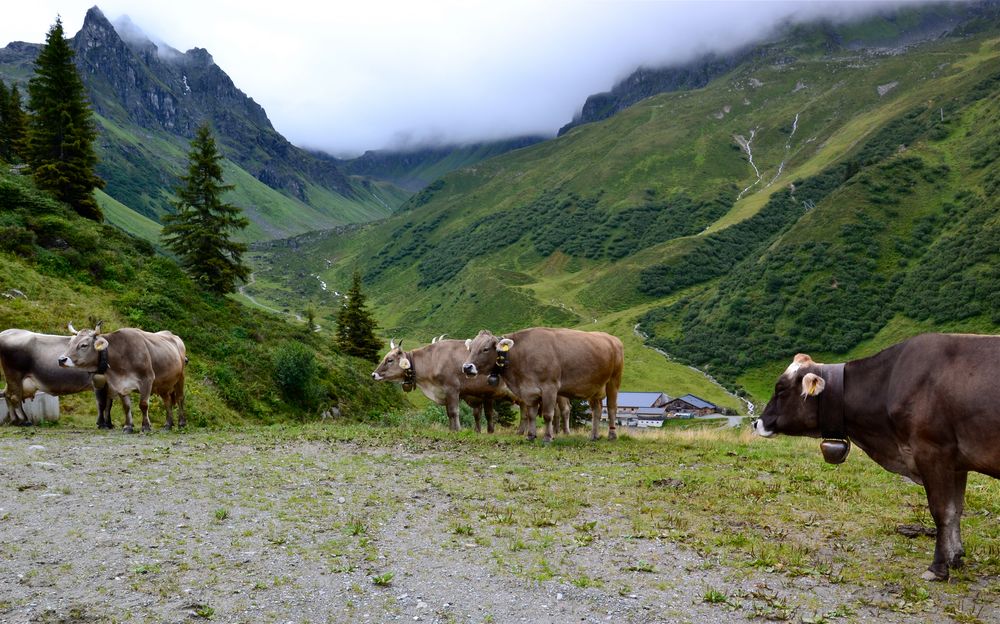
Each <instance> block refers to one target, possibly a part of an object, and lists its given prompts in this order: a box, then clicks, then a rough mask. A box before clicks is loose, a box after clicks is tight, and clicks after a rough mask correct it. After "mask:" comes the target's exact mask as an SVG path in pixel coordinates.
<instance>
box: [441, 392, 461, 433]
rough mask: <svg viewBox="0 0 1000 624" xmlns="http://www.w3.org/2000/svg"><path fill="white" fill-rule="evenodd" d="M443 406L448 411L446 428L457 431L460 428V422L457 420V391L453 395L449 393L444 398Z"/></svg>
mask: <svg viewBox="0 0 1000 624" xmlns="http://www.w3.org/2000/svg"><path fill="white" fill-rule="evenodd" d="M444 408H445V410H446V411H447V412H448V428H449V429H451V430H452V431H458V430H459V429H460V428H461V423H460V422H459V419H458V415H459V411H458V393H457V392H456V393H455V394H454V396H453V395H451V394H449V395H448V396H447V398H445V402H444Z"/></svg>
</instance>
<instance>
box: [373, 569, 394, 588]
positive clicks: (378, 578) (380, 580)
mask: <svg viewBox="0 0 1000 624" xmlns="http://www.w3.org/2000/svg"><path fill="white" fill-rule="evenodd" d="M395 576H396V575H395V574H393V573H392V572H383V573H382V574H377V575H375V576H372V577H371V579H372V583H373V584H375V585H377V586H379V587H388V586H389V585H391V584H392V579H393V578H395Z"/></svg>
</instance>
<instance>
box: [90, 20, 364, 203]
mask: <svg viewBox="0 0 1000 624" xmlns="http://www.w3.org/2000/svg"><path fill="white" fill-rule="evenodd" d="M73 46H74V48H75V50H76V63H77V66H78V67H79V68H80V71H81V74H82V75H83V76H84V82H85V83H86V84H87V86H88V88H89V89H90V91H91V96H92V100H93V103H94V108H95V110H96V112H98V113H99V114H101V115H104V116H108V117H115V116H116V115H118V114H120V111H124V113H125V115H127V117H128V119H129V121H131V122H133V123H135V124H137V125H139V126H141V127H143V128H157V129H161V130H164V131H167V132H170V133H172V134H177V135H180V136H183V137H185V138H189V137H191V136H193V134H194V130H195V128H197V126H198V125H200V124H201V123H202V122H203V121H206V120H208V121H211V124H212V127H213V128H214V129H215V132H216V135H217V139H218V140H219V142H220V143H221V147H222V151H223V152H224V154H225V155H226V156H227V157H229V158H231V159H232V160H233V161H235V162H236V163H238V164H239V165H240V166H241V167H243V168H244V169H246V170H247V171H249V172H251V173H252V174H253V175H254V176H256V177H257V179H259V180H260V181H262V182H264V183H265V184H267V185H268V186H271V187H272V188H276V189H280V190H284V191H287V192H289V193H290V194H292V195H293V196H295V197H297V198H299V199H301V200H302V201H306V202H308V200H309V198H308V197H307V195H306V192H305V181H304V180H303V179H302V178H301V174H300V172H303V173H305V174H306V175H307V176H309V177H310V178H313V181H314V182H316V183H318V184H319V185H321V186H325V187H327V188H330V189H332V190H334V191H336V192H337V193H339V194H342V195H350V194H351V192H352V191H351V188H350V185H349V184H348V182H347V179H346V178H345V177H344V176H343V174H341V173H340V171H339V170H338V169H337V167H336V166H335V164H334V163H332V162H330V161H325V160H320V159H316V158H314V157H313V156H311V155H310V154H308V153H307V152H304V151H303V150H300V149H298V148H296V147H295V146H293V145H291V144H290V143H289V142H288V141H287V140H286V139H285V138H284V137H283V136H281V135H280V134H279V133H278V132H277V131H275V129H274V127H273V126H272V125H271V122H270V120H268V118H267V114H266V113H265V112H264V109H263V108H261V106H260V105H259V104H257V103H256V102H255V101H254V100H253V99H252V98H250V97H248V96H247V95H246V94H245V93H243V92H242V91H241V90H239V89H238V88H237V87H236V85H235V84H233V81H232V79H230V78H229V76H228V75H226V73H225V72H224V71H222V69H221V68H220V67H219V66H218V65H216V64H215V61H214V60H213V59H212V55H211V54H209V53H208V51H207V50H204V49H202V48H193V49H191V50H188V51H187V52H184V53H181V52H179V51H177V50H174V49H173V48H170V47H169V46H162V47H160V46H157V45H156V44H155V43H153V42H152V41H150V40H149V39H148V38H147V37H146V36H145V35H144V34H143V33H142V32H141V31H139V30H138V29H137V28H136V27H135V26H134V25H132V24H131V22H129V21H128V19H127V18H124V19H123V21H121V22H120V23H119V24H117V25H112V24H111V22H109V21H108V20H107V18H105V16H104V14H103V13H101V11H100V9H98V8H97V7H94V8H92V9H90V10H89V11H88V12H87V15H86V18H85V19H84V23H83V28H81V30H80V32H79V33H77V35H76V36H75V37H74V38H73Z"/></svg>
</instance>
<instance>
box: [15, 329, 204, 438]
mask: <svg viewBox="0 0 1000 624" xmlns="http://www.w3.org/2000/svg"><path fill="white" fill-rule="evenodd" d="M69 330H70V332H71V334H72V335H70V336H54V335H50V334H37V333H35V332H31V331H28V330H25V329H7V330H4V331H3V332H0V369H2V370H3V376H4V379H5V380H6V382H7V387H6V388H4V390H3V398H4V401H5V402H6V404H7V415H8V418H9V419H10V420H11V422H13V423H14V424H30V422H31V419H30V418H29V416H28V414H27V413H26V412H25V410H24V401H26V400H27V399H30V398H32V397H34V396H35V393H37V392H44V393H46V394H51V395H55V396H60V395H64V394H74V393H77V392H83V391H85V390H90V389H92V390H93V391H94V397H95V399H96V401H97V426H98V428H102V429H111V405H112V404H113V402H114V397H115V396H118V397H119V399H121V402H122V409H123V410H124V412H125V427H124V429H125V431H126V432H129V433H131V432H132V399H131V395H132V393H133V392H138V393H139V409H140V410H141V411H142V430H143V431H150V429H151V426H150V422H149V397H150V396H151V395H152V394H153V393H156V394H157V395H159V397H160V398H161V399H163V405H164V407H165V408H166V411H167V422H166V428H167V429H170V428H172V427H173V425H174V417H173V416H174V415H173V408H174V407H177V410H178V413H179V418H178V424H179V425H180V426H181V427H183V426H185V425H186V424H187V416H186V413H185V411H184V367H185V365H186V364H187V361H188V358H187V350H186V348H185V347H184V341H183V340H181V339H180V338H179V337H178V336H176V335H174V334H173V333H171V332H169V331H160V332H156V333H152V332H147V331H143V330H141V329H133V328H128V327H126V328H122V329H119V330H116V331H113V332H110V333H107V334H102V333H101V323H97V325H96V326H95V327H94V329H83V330H80V331H77V330H76V329H74V328H73V324H72V323H70V324H69Z"/></svg>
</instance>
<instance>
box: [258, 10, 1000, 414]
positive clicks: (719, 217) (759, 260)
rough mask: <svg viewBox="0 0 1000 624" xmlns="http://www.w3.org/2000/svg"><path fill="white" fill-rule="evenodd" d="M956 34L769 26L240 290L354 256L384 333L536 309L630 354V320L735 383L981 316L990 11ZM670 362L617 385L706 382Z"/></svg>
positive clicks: (985, 300)
mask: <svg viewBox="0 0 1000 624" xmlns="http://www.w3.org/2000/svg"><path fill="white" fill-rule="evenodd" d="M858 28H860V26H858ZM976 31H977V32H976V33H975V34H963V35H961V36H958V35H956V36H951V37H946V38H942V39H939V40H937V41H934V42H930V43H924V44H921V45H918V46H913V47H911V48H908V49H906V50H905V51H902V50H895V51H893V52H892V53H888V52H872V51H864V50H853V49H850V50H849V49H836V50H834V51H830V50H829V49H828V46H827V45H826V44H824V45H819V44H817V43H816V42H813V41H811V40H796V39H790V40H785V41H781V42H778V43H775V44H772V45H770V46H768V47H765V48H762V51H761V53H760V54H756V55H754V56H753V57H752V59H751V60H749V61H748V62H746V63H744V64H743V65H741V66H739V67H738V68H736V69H735V70H734V71H733V72H731V73H729V74H727V75H725V76H723V77H721V78H719V79H717V80H715V81H713V82H711V83H710V84H709V85H708V86H706V87H705V88H703V89H700V90H697V91H689V92H680V93H671V94H663V95H659V96H656V97H652V98H649V99H647V100H644V101H642V102H640V103H639V104H637V105H635V106H633V107H631V108H629V109H627V110H625V111H623V112H621V113H620V114H618V115H616V116H614V117H612V118H609V119H607V120H604V121H601V122H597V123H592V124H586V125H584V126H580V127H577V128H574V129H572V130H571V131H569V132H568V133H566V134H565V135H564V136H562V137H560V138H559V139H556V140H553V141H548V142H545V143H541V144H538V145H534V146H531V147H529V148H525V149H522V150H518V151H516V152H512V153H509V154H505V155H503V156H500V157H498V158H493V159H490V160H487V161H484V162H481V163H477V164H476V165H475V166H474V167H469V168H466V169H462V170H460V171H456V172H453V173H451V174H448V175H446V176H444V177H443V178H441V179H440V180H438V181H437V182H435V183H434V184H432V185H430V186H428V187H427V188H426V189H424V190H423V191H421V192H420V193H418V194H417V195H415V196H414V197H413V198H412V199H411V200H410V201H409V202H408V203H407V204H405V205H404V206H403V208H402V209H401V211H400V213H399V214H396V215H394V216H392V217H390V218H389V219H387V220H385V221H384V222H381V223H379V224H377V225H369V226H365V227H361V228H358V229H356V230H352V231H350V232H343V231H340V232H332V233H330V234H329V235H327V236H308V237H303V238H302V239H301V240H299V241H297V242H295V243H293V244H292V245H291V246H288V247H278V248H276V249H274V250H272V251H270V252H268V253H265V254H262V255H261V256H260V257H259V258H258V262H259V264H258V276H259V277H260V278H261V279H260V281H259V282H258V284H259V287H258V288H256V290H255V291H254V292H255V294H257V295H259V296H260V297H263V298H264V299H265V300H268V301H272V302H279V303H281V304H282V305H290V306H300V305H304V304H305V302H307V301H308V302H312V303H313V304H315V305H318V306H319V307H320V309H321V310H324V311H325V312H326V313H328V314H329V313H332V311H333V310H335V309H336V305H337V299H336V297H335V296H334V295H333V294H332V293H333V291H335V290H340V291H343V290H344V285H345V284H346V283H347V280H348V278H349V275H350V273H351V272H352V271H353V270H354V269H356V268H357V269H360V270H361V271H362V272H363V273H364V274H365V276H366V279H367V282H368V284H369V290H370V292H371V296H372V298H373V301H374V303H375V305H376V306H377V308H378V313H379V315H380V321H381V323H382V325H383V326H384V327H385V328H387V331H388V333H390V334H396V335H399V336H407V337H411V338H413V339H418V340H421V341H428V340H429V339H430V337H431V336H433V335H437V334H440V333H443V332H447V333H448V334H449V335H452V336H467V335H470V334H472V333H474V332H475V331H477V330H478V329H480V328H482V327H489V328H491V329H493V330H494V331H509V330H512V329H515V328H518V327H524V326H530V325H536V324H546V325H564V326H574V327H579V328H583V329H587V328H611V329H612V330H613V331H614V332H615V333H616V334H617V335H619V336H621V337H622V338H623V339H627V340H629V341H630V345H629V346H630V351H632V352H635V351H640V349H641V347H639V346H638V345H639V341H638V339H637V338H634V336H633V334H632V328H633V326H634V325H635V323H636V322H639V321H640V320H641V322H642V329H643V330H644V331H646V332H648V333H649V334H650V335H651V342H652V344H653V345H655V346H658V347H660V348H661V349H664V350H666V351H667V352H669V353H670V354H671V355H672V357H673V358H675V359H676V360H677V361H679V362H682V363H686V364H693V365H695V366H698V367H699V368H702V369H705V370H708V371H709V372H710V373H711V374H712V375H714V376H716V377H717V378H718V379H720V380H722V381H723V382H724V383H725V384H726V385H727V386H729V387H730V388H731V389H739V388H740V387H741V386H743V387H745V388H746V389H747V390H749V391H750V393H751V396H752V397H753V398H755V399H757V400H763V399H766V398H767V394H768V392H769V386H770V383H771V381H769V382H768V383H767V384H763V383H760V381H759V379H763V378H765V377H767V376H769V375H770V371H771V370H773V369H774V368H775V367H777V366H778V365H779V363H781V362H786V360H787V359H788V358H790V357H791V356H792V355H794V353H795V352H796V351H801V350H803V349H809V350H813V351H816V352H818V353H819V352H822V353H827V354H830V355H831V356H832V357H845V356H846V355H848V354H858V353H862V352H863V353H870V352H871V351H872V350H875V349H877V348H878V347H880V346H883V345H885V344H888V343H890V342H892V341H893V340H895V339H897V338H899V337H901V336H903V335H907V334H909V333H913V332H915V331H919V330H921V329H924V328H941V329H952V328H954V329H972V330H977V331H994V330H996V329H997V327H998V323H1000V317H998V315H997V311H996V310H997V307H996V306H997V305H1000V304H998V303H996V302H1000V298H998V297H996V296H989V295H990V294H991V293H992V291H991V290H990V289H991V288H992V284H993V282H992V281H991V280H992V279H993V278H992V276H991V275H992V274H991V273H990V271H991V269H990V266H995V265H991V264H990V260H991V258H993V256H992V254H993V247H992V245H993V242H992V241H995V240H996V237H995V236H993V235H992V233H991V232H992V230H991V229H990V228H991V227H992V222H991V221H990V217H989V215H990V214H991V212H990V210H991V209H994V210H995V207H996V203H995V201H996V200H995V199H993V198H994V197H995V195H996V193H995V184H996V183H995V179H996V175H997V174H996V170H997V163H996V162H995V160H994V159H995V158H996V154H995V151H996V148H995V144H996V141H995V137H996V136H997V134H996V130H995V129H994V124H995V118H996V115H997V100H996V98H997V95H996V94H997V92H998V90H1000V89H998V87H997V82H996V81H997V77H998V76H1000V47H998V42H1000V29H998V28H997V26H996V24H995V23H994V22H988V23H985V22H980V23H978V25H977V28H976ZM808 32H813V31H808ZM751 157H752V162H751ZM990 189H993V192H991V190H990ZM991 237H992V238H991ZM969 249H975V250H976V255H975V259H974V260H973V259H970V258H969V257H967V256H968V254H963V253H962V252H963V251H968V250H969ZM945 255H947V257H948V258H950V260H949V261H948V263H946V264H944V265H939V264H938V263H937V260H938V259H939V258H942V257H945ZM959 277H961V279H960V280H958V278H959ZM321 280H322V281H323V282H325V283H326V284H327V285H328V290H327V291H323V290H322V287H321V283H320V281H321ZM953 280H958V283H956V284H951V282H952V281H953ZM942 281H943V282H944V283H945V284H946V285H945V286H942V285H941V283H942ZM935 289H937V290H935ZM917 293H919V295H920V296H919V297H916V298H915V297H914V295H916V294H917ZM901 327H905V328H908V329H909V330H910V331H899V329H898V328H901ZM640 352H641V351H640ZM650 353H651V352H650ZM682 368H683V367H682V366H681V365H680V364H675V363H668V362H665V361H664V360H663V359H662V358H657V357H653V358H649V359H644V360H643V361H637V362H636V364H635V365H634V366H631V367H628V370H627V371H626V385H627V386H628V385H640V384H641V385H643V386H647V385H654V386H655V387H644V388H641V389H662V390H666V391H668V392H670V393H671V394H680V393H681V392H688V391H693V392H695V393H696V394H699V393H701V394H709V393H712V392H715V393H716V395H717V394H718V393H719V391H718V390H713V386H712V385H711V384H709V383H707V382H706V381H704V380H703V379H700V380H695V381H690V380H685V378H684V376H683V375H682V372H681V369H682ZM685 370H686V369H685ZM779 370H780V369H779ZM772 381H773V378H772ZM630 389H640V388H634V387H633V388H630ZM731 401H732V404H733V405H734V406H735V405H736V401H735V399H731Z"/></svg>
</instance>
